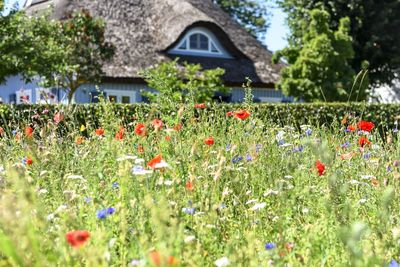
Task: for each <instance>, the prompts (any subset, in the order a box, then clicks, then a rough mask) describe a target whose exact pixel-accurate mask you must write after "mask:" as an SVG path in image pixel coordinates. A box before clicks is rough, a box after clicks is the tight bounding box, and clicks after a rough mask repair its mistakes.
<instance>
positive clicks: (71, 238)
mask: <svg viewBox="0 0 400 267" xmlns="http://www.w3.org/2000/svg"><path fill="white" fill-rule="evenodd" d="M65 238H66V239H67V242H68V243H69V244H70V245H71V246H72V247H74V248H78V247H80V246H83V245H84V244H85V243H86V241H88V239H89V238H90V233H89V232H88V231H84V230H78V231H71V232H69V233H67V234H66V235H65Z"/></svg>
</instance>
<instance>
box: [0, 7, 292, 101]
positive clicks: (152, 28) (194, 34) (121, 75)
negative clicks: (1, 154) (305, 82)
mask: <svg viewBox="0 0 400 267" xmlns="http://www.w3.org/2000/svg"><path fill="white" fill-rule="evenodd" d="M24 8H25V10H26V12H27V13H28V14H30V15H35V14H38V13H40V12H42V11H44V10H47V9H50V8H51V9H52V10H53V11H52V14H53V17H54V18H55V19H60V20H63V19H66V18H67V17H68V15H69V14H71V13H72V12H76V11H80V10H83V9H84V10H87V11H89V12H90V13H91V14H92V15H93V16H96V17H100V18H102V19H103V20H104V21H105V24H106V32H105V36H106V39H107V40H108V41H109V42H111V43H113V44H114V46H115V47H116V53H115V55H114V57H113V59H112V60H111V61H110V62H108V63H106V64H105V65H104V67H103V72H104V77H103V79H102V80H103V81H102V83H101V84H99V85H98V86H95V85H92V84H88V85H84V86H81V88H79V90H78V91H77V93H76V95H75V99H74V101H75V102H77V103H90V102H96V96H97V95H98V93H99V90H100V91H102V92H104V95H106V96H107V98H109V99H110V100H111V101H114V102H118V103H137V102H142V101H144V100H145V99H144V98H143V97H142V96H141V91H142V90H151V89H150V88H148V86H147V85H146V83H145V81H144V80H143V79H142V78H141V77H140V74H139V73H140V71H141V70H143V69H146V68H149V67H151V66H154V65H156V64H157V63H160V62H163V61H171V60H175V59H178V62H179V63H182V62H188V63H196V64H201V65H202V67H203V68H204V69H212V68H217V67H219V68H223V69H225V75H224V76H223V77H222V78H223V81H224V83H225V85H226V86H227V87H230V88H231V89H232V90H231V95H230V96H229V98H228V99H227V100H229V101H231V102H241V101H243V98H244V90H243V89H242V87H241V86H242V84H243V83H244V82H245V81H246V77H248V78H250V79H251V80H252V81H253V88H254V91H253V94H254V96H255V100H256V101H257V102H289V101H291V98H286V97H285V96H284V95H283V94H282V93H281V92H280V91H278V90H275V89H274V88H275V83H276V82H277V81H278V79H279V77H280V75H279V73H280V70H281V68H282V67H283V66H282V65H280V64H272V62H271V58H272V53H271V52H270V51H268V50H267V49H266V48H265V47H264V46H263V45H262V44H261V43H259V42H258V41H257V40H256V39H255V38H254V37H253V36H252V35H250V34H249V33H248V32H247V31H246V30H245V29H243V28H242V27H241V26H240V25H239V24H238V23H237V22H236V21H234V20H233V19H232V18H231V17H230V16H229V15H227V14H226V13H224V12H223V11H222V10H221V9H220V8H219V7H218V6H217V5H215V4H214V3H213V2H212V1H211V0H145V1H143V0H129V1H128V0H113V1H110V0H96V1H94V0H27V1H26V3H25V5H24ZM0 97H1V99H2V101H3V102H4V103H21V102H27V101H29V102H30V103H42V102H43V101H51V102H63V101H66V97H65V93H64V92H63V90H61V89H58V88H53V89H44V88H41V87H40V86H39V83H38V81H35V80H34V81H32V82H31V83H24V82H23V81H22V80H21V78H20V77H17V76H16V77H10V78H9V79H8V80H7V82H6V83H5V84H2V85H0Z"/></svg>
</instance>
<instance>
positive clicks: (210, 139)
mask: <svg viewBox="0 0 400 267" xmlns="http://www.w3.org/2000/svg"><path fill="white" fill-rule="evenodd" d="M204 144H206V145H208V146H212V145H213V144H214V138H213V137H212V136H210V137H208V138H206V139H204Z"/></svg>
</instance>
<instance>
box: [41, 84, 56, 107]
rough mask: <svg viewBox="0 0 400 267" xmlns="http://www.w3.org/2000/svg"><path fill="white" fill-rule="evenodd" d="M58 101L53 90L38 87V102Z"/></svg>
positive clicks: (52, 102) (51, 102)
mask: <svg viewBox="0 0 400 267" xmlns="http://www.w3.org/2000/svg"><path fill="white" fill-rule="evenodd" d="M57 101H58V99H57V95H56V94H55V92H53V90H51V89H47V88H36V104H55V103H57Z"/></svg>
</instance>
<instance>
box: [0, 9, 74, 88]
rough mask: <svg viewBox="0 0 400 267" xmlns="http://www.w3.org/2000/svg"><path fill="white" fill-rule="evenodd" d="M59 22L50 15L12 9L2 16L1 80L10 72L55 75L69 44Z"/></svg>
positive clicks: (0, 29) (24, 74) (27, 74)
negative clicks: (62, 34) (64, 40)
mask: <svg viewBox="0 0 400 267" xmlns="http://www.w3.org/2000/svg"><path fill="white" fill-rule="evenodd" d="M60 36H61V35H60V25H59V24H58V23H55V22H53V21H50V20H49V17H48V15H43V16H40V17H28V16H26V15H25V14H24V13H23V12H13V13H11V14H9V15H8V16H5V17H0V82H4V80H5V77H7V76H9V75H16V74H22V75H23V76H24V78H25V79H27V80H29V78H31V77H33V76H35V75H38V74H39V75H50V76H51V75H52V73H53V71H54V68H56V67H59V66H64V65H65V58H66V56H67V53H66V50H67V44H65V43H62V42H61V41H60Z"/></svg>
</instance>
